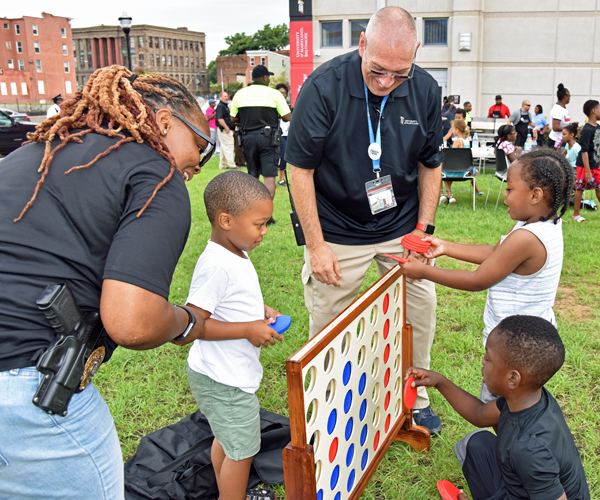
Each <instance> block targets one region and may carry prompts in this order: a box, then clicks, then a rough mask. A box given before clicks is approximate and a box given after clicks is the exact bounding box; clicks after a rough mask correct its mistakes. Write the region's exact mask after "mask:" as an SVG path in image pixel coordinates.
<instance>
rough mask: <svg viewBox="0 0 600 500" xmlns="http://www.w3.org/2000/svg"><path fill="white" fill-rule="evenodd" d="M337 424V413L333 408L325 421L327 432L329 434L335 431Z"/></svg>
mask: <svg viewBox="0 0 600 500" xmlns="http://www.w3.org/2000/svg"><path fill="white" fill-rule="evenodd" d="M336 423H337V411H336V410H335V408H334V409H333V410H331V413H330V414H329V418H328V419H327V432H328V433H329V434H331V433H332V432H333V430H334V429H335V424H336Z"/></svg>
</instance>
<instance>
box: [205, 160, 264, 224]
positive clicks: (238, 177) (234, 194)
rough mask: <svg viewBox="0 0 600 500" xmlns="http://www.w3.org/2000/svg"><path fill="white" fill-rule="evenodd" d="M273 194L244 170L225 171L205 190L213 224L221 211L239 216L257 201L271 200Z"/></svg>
mask: <svg viewBox="0 0 600 500" xmlns="http://www.w3.org/2000/svg"><path fill="white" fill-rule="evenodd" d="M270 199H271V194H270V193H269V190H268V189H267V188H266V186H265V185H264V184H263V183H262V182H260V181H259V180H258V179H256V178H254V177H252V176H251V175H248V174H246V173H244V172H236V171H232V172H223V173H222V174H220V175H217V176H216V177H215V178H214V179H213V180H212V181H210V182H209V183H208V185H207V186H206V189H205V190H204V205H205V206H206V213H207V214H208V220H209V221H210V223H211V225H214V223H215V220H216V218H217V216H218V214H219V211H222V212H227V213H228V214H230V215H232V216H233V217H239V216H240V215H242V214H243V213H244V212H245V211H246V210H249V209H250V208H251V207H252V204H253V203H254V202H255V201H262V200H270Z"/></svg>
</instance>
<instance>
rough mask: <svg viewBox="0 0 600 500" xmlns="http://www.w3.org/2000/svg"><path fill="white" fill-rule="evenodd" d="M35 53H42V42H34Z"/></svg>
mask: <svg viewBox="0 0 600 500" xmlns="http://www.w3.org/2000/svg"><path fill="white" fill-rule="evenodd" d="M33 51H34V52H35V53H36V54H39V53H40V42H33Z"/></svg>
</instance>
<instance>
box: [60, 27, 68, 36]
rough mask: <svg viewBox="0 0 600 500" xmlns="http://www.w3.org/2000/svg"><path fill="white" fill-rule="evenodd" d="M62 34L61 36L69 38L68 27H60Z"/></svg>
mask: <svg viewBox="0 0 600 500" xmlns="http://www.w3.org/2000/svg"><path fill="white" fill-rule="evenodd" d="M60 36H61V38H67V29H66V28H61V29H60Z"/></svg>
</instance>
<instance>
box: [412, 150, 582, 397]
mask: <svg viewBox="0 0 600 500" xmlns="http://www.w3.org/2000/svg"><path fill="white" fill-rule="evenodd" d="M572 189H573V169H572V168H571V166H570V165H569V163H568V162H567V160H566V159H565V157H564V156H562V155H561V154H560V153H558V152H557V151H556V150H551V149H547V148H543V149H538V150H535V151H532V152H530V153H526V154H524V155H523V156H521V157H520V158H519V160H518V161H517V162H515V163H513V164H511V165H510V167H509V168H508V173H507V184H506V191H505V192H504V203H505V204H506V205H508V213H509V214H510V217H511V219H513V220H515V221H517V223H516V224H515V225H514V227H513V228H512V229H511V231H510V232H509V233H508V234H507V235H505V236H502V237H501V238H500V241H499V242H498V243H497V244H496V245H495V246H492V245H464V244H461V243H453V242H450V241H444V240H441V239H439V238H432V237H430V236H428V237H426V238H423V239H424V240H427V241H431V246H430V248H429V249H428V250H427V252H426V253H425V254H424V256H425V257H426V258H428V259H433V258H436V257H440V256H442V255H447V256H449V257H452V258H454V259H459V260H463V261H465V262H472V263H474V264H480V266H479V267H478V268H477V269H476V270H475V271H466V270H459V269H441V268H439V267H433V266H428V265H425V264H423V263H422V262H421V261H420V260H418V259H415V258H409V261H408V262H407V263H406V264H401V266H402V268H403V269H404V274H405V276H406V277H407V278H411V279H425V280H430V281H433V282H434V283H439V284H440V285H444V286H448V287H450V288H456V289H459V290H468V291H473V292H475V291H481V290H486V289H487V290H488V295H487V301H486V304H485V311H484V313H483V321H484V324H485V328H484V330H483V335H484V341H483V342H484V345H485V343H486V340H487V337H488V335H489V334H490V332H491V331H492V330H493V329H494V328H495V327H496V325H498V323H500V321H502V320H503V319H504V318H506V317H508V316H512V315H514V314H524V313H527V314H529V315H533V316H539V317H540V318H544V319H546V320H548V321H550V322H551V323H552V324H553V325H556V319H555V317H554V311H553V310H552V307H553V306H554V300H555V298H556V291H557V289H558V282H559V280H560V273H561V269H562V262H563V234H562V220H561V217H562V216H563V215H564V213H565V211H566V209H567V206H568V202H569V197H570V196H571V191H572ZM561 207H562V208H561ZM559 210H560V212H559ZM481 397H482V400H483V401H489V399H490V398H491V397H493V395H491V394H489V393H488V392H487V389H486V388H485V386H482V392H481Z"/></svg>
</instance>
